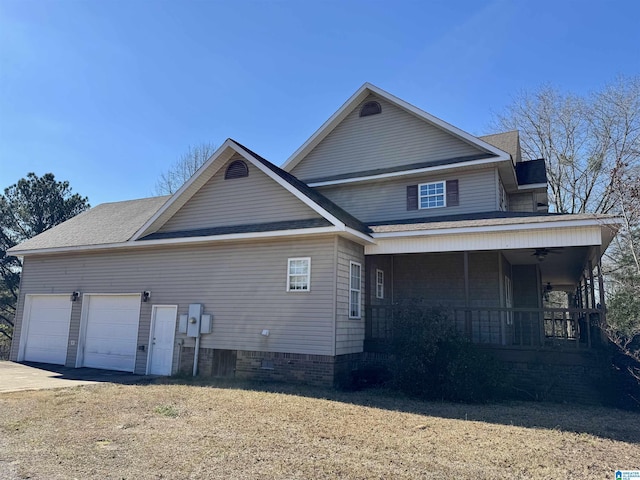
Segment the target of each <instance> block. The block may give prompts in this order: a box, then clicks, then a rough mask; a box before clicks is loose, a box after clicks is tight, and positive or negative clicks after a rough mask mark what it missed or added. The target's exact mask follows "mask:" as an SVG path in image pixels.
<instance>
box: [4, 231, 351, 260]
mask: <svg viewBox="0 0 640 480" xmlns="http://www.w3.org/2000/svg"><path fill="white" fill-rule="evenodd" d="M342 231H344V230H341V229H339V228H336V227H316V228H302V229H294V230H275V231H272V232H249V233H229V234H226V235H210V236H206V237H186V238H167V239H159V240H141V241H137V242H131V241H127V242H120V243H105V244H102V245H81V246H76V247H58V248H41V249H36V250H15V251H12V252H8V253H11V255H13V256H20V257H24V256H29V255H40V254H52V253H75V252H90V251H95V250H117V249H122V248H127V249H130V248H135V249H139V248H144V247H154V246H164V245H188V244H195V243H213V242H228V241H232V240H256V239H262V238H278V237H292V236H308V235H322V234H329V233H340V232H342Z"/></svg>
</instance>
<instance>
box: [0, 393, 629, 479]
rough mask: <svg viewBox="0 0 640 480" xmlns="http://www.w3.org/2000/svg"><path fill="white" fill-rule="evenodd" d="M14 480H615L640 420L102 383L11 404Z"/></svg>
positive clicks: (2, 445)
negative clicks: (368, 479)
mask: <svg viewBox="0 0 640 480" xmlns="http://www.w3.org/2000/svg"><path fill="white" fill-rule="evenodd" d="M0 408H1V409H2V410H1V412H2V414H1V415H0V479H9V480H12V479H18V478H34V479H47V480H50V479H59V478H65V479H66V478H78V479H86V478H91V479H93V478H97V479H174V478H175V479H183V478H194V479H198V478H224V479H271V478H286V479H296V478H305V479H316V478H348V479H365V478H376V479H392V478H393V479H395V478H398V479H405V478H406V479H409V478H411V479H414V478H433V479H445V478H446V479H449V478H463V479H500V480H503V479H518V478H522V479H525V478H526V479H573V478H576V479H578V478H579V479H598V480H600V479H613V478H614V473H613V472H614V471H615V470H616V469H639V468H640V414H637V413H631V412H624V411H619V410H610V409H604V408H590V407H579V406H568V405H557V404H542V403H505V404H497V405H491V406H484V405H483V406H477V405H460V404H451V403H438V402H419V401H414V400H408V399H404V398H398V397H396V396H394V395H393V394H391V393H388V392H385V391H376V390H369V391H363V392H355V393H345V392H335V391H332V390H322V389H313V388H302V387H293V386H285V385H276V386H274V385H271V386H263V385H253V386H251V385H247V384H236V383H217V384H216V383H213V384H188V383H179V382H177V381H172V380H167V381H166V383H163V384H157V383H156V384H151V385H115V384H102V385H91V386H83V387H75V388H70V389H62V390H48V391H38V392H17V393H6V394H2V395H0Z"/></svg>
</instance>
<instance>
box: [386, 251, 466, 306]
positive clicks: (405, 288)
mask: <svg viewBox="0 0 640 480" xmlns="http://www.w3.org/2000/svg"><path fill="white" fill-rule="evenodd" d="M393 281H394V286H393V292H394V302H400V303H405V302H413V301H416V302H424V303H425V304H427V305H433V306H438V305H442V306H447V307H451V306H464V305H465V290H464V259H463V256H462V253H439V254H438V253H436V254H424V255H422V254H414V255H396V256H394V257H393Z"/></svg>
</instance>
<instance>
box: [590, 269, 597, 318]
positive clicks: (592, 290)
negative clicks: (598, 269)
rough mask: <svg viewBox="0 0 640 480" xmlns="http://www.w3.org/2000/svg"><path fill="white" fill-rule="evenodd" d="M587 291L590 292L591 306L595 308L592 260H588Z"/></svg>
mask: <svg viewBox="0 0 640 480" xmlns="http://www.w3.org/2000/svg"><path fill="white" fill-rule="evenodd" d="M589 293H590V294H591V308H593V309H594V310H595V308H596V285H595V282H594V279H593V262H592V261H591V260H589Z"/></svg>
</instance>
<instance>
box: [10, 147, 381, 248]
mask: <svg viewBox="0 0 640 480" xmlns="http://www.w3.org/2000/svg"><path fill="white" fill-rule="evenodd" d="M235 153H239V154H240V155H241V156H242V157H243V158H244V159H246V160H247V161H248V162H250V163H252V164H253V165H255V166H256V167H257V168H258V169H260V170H261V171H262V172H263V173H265V174H266V175H267V176H269V177H270V178H272V179H273V180H275V181H276V182H277V183H278V184H280V185H281V186H282V187H284V188H285V189H287V190H288V191H289V192H291V193H292V194H293V195H294V196H296V197H297V198H298V199H299V200H301V201H302V202H304V203H305V204H307V205H308V206H309V207H311V208H312V209H313V210H315V211H316V212H318V213H319V214H320V215H321V216H322V217H323V218H322V219H316V220H313V221H311V220H309V221H290V222H271V223H264V224H252V225H235V226H225V227H219V228H203V229H197V230H189V231H180V232H164V233H163V234H159V233H156V232H157V230H158V228H159V227H160V226H162V225H163V224H164V223H165V222H166V221H167V220H168V219H169V218H171V216H172V215H173V214H174V213H176V212H177V211H178V210H179V209H180V207H181V206H182V205H184V204H185V203H186V202H187V201H188V200H189V199H190V198H191V197H192V196H193V195H194V194H195V193H196V192H197V191H198V190H199V188H200V187H201V186H202V185H204V184H205V183H206V182H207V180H209V179H210V178H211V177H212V176H213V175H214V174H215V173H216V172H217V171H218V170H219V169H220V168H222V166H223V165H224V164H225V163H226V161H227V160H229V159H230V158H231V157H232V156H233V155H234V154H235ZM327 226H331V227H332V228H334V230H333V231H336V230H335V229H337V231H347V232H348V233H349V234H351V235H355V236H356V237H359V238H361V239H366V240H371V238H370V236H369V233H370V230H369V228H368V227H367V226H366V225H365V224H364V223H362V222H360V221H359V220H358V219H356V218H355V217H354V216H353V215H351V214H349V213H347V212H346V211H345V210H343V209H342V208H340V207H339V206H337V205H336V204H335V203H333V202H332V201H331V200H329V199H328V198H326V197H325V196H324V195H322V194H320V193H318V192H316V191H315V190H313V189H312V188H310V187H309V186H307V185H306V184H305V183H303V182H301V181H300V180H298V179H297V178H296V177H294V176H293V175H291V174H290V173H288V172H285V171H284V170H282V169H281V168H279V167H276V166H275V165H274V164H272V163H271V162H269V161H268V160H266V159H264V158H263V157H261V156H260V155H258V154H257V153H255V152H252V151H251V150H249V149H248V148H246V147H244V146H243V145H241V144H239V143H238V142H236V141H234V140H232V139H227V140H226V141H225V142H224V144H223V145H222V146H221V147H220V148H219V149H218V150H216V152H215V153H214V154H213V155H212V156H211V157H210V158H209V160H207V162H205V164H204V165H203V166H202V167H201V168H200V169H199V170H198V171H197V172H196V173H195V174H194V175H193V176H192V177H191V178H190V179H189V180H188V181H187V182H186V183H185V184H184V185H183V186H182V187H181V188H180V189H179V190H178V191H177V192H176V193H175V194H174V195H173V196H163V197H151V198H144V199H140V200H129V201H124V202H115V203H105V204H101V205H98V206H97V207H94V208H92V209H91V210H89V211H87V212H84V213H82V214H80V215H78V216H76V217H74V218H72V219H70V220H67V221H66V222H64V223H61V224H60V225H57V226H55V227H53V228H52V229H50V230H47V231H46V232H43V233H41V234H40V235H37V236H35V237H33V238H31V239H29V240H26V241H25V242H22V243H21V244H19V245H16V246H15V247H13V248H12V249H10V250H9V251H8V253H9V254H11V255H22V254H26V253H30V252H34V253H37V252H40V251H46V250H55V251H60V250H66V249H75V248H78V247H89V248H90V247H91V246H96V247H98V246H105V245H114V246H116V245H117V246H119V247H122V246H126V245H130V246H139V245H141V244H144V243H147V241H161V240H167V239H180V238H183V239H189V238H193V237H210V236H215V235H219V236H220V235H231V234H240V235H242V234H245V233H259V232H263V233H265V232H267V233H268V232H277V231H279V230H282V231H284V230H287V231H288V230H292V229H313V228H317V227H327Z"/></svg>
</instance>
